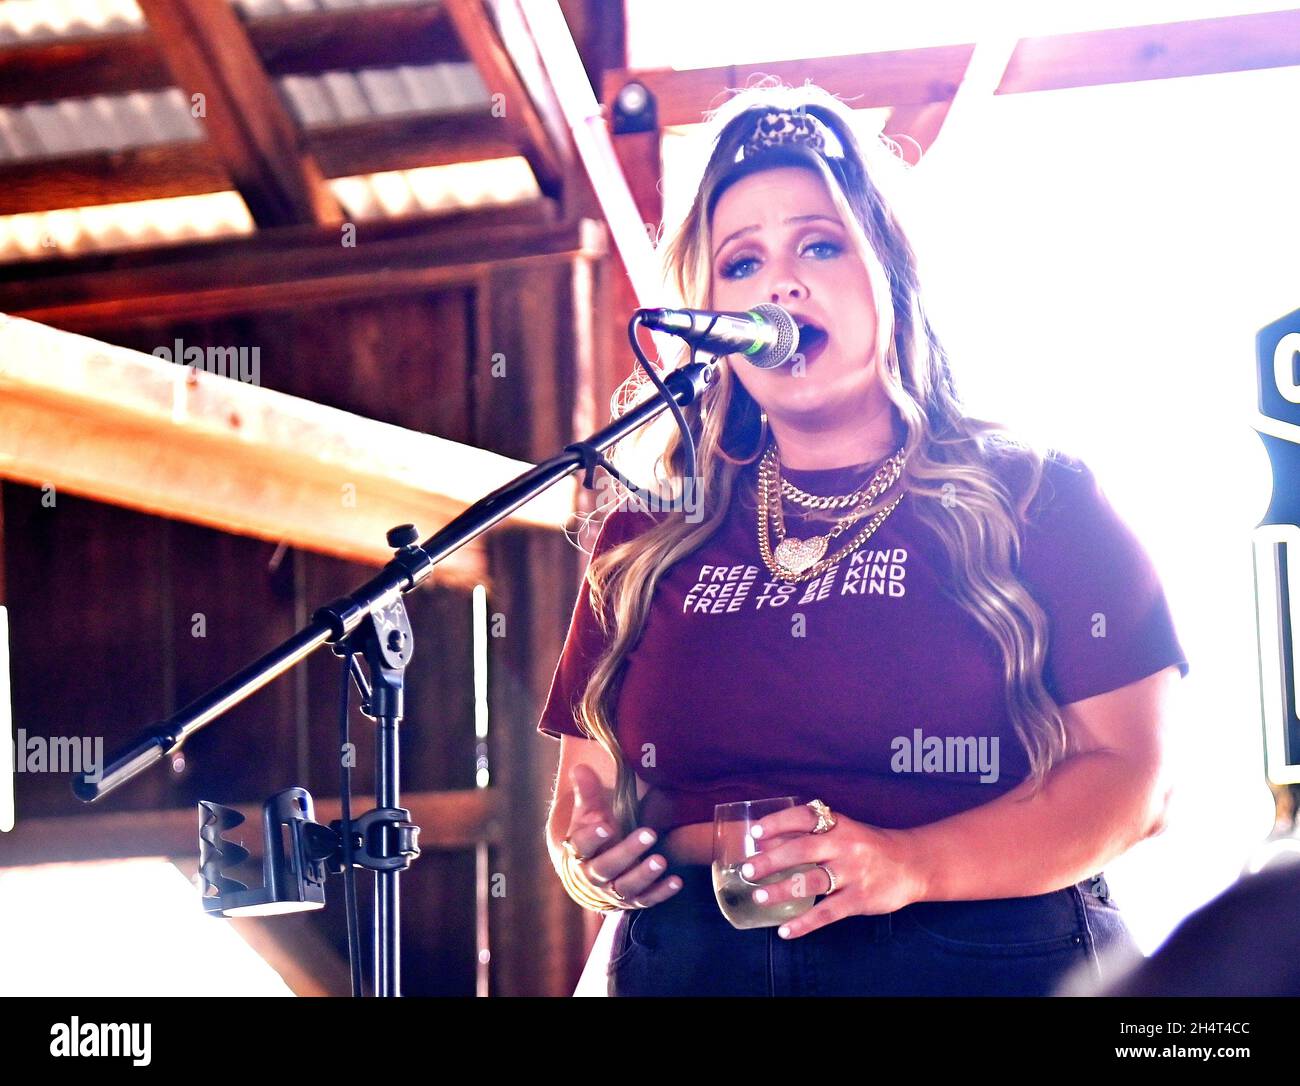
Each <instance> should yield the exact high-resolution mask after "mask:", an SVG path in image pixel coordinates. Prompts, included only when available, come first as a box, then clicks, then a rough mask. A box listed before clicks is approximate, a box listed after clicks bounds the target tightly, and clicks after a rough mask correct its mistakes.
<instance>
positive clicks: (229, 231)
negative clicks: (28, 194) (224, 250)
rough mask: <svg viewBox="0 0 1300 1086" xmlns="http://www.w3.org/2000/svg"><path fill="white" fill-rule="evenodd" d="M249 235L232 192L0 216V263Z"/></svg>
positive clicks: (248, 221)
mask: <svg viewBox="0 0 1300 1086" xmlns="http://www.w3.org/2000/svg"><path fill="white" fill-rule="evenodd" d="M254 229H255V227H254V224H253V219H252V216H251V215H249V213H248V208H247V206H245V204H244V201H243V199H242V198H241V197H240V195H239V193H237V192H213V193H207V194H204V195H202V196H178V197H174V198H171V199H167V200H139V201H137V202H135V203H130V204H104V205H103V206H100V207H80V208H68V209H67V210H64V211H44V212H33V213H31V214H26V215H0V262H4V263H9V262H12V261H19V260H42V259H53V258H55V257H61V256H72V255H75V254H77V253H88V252H99V251H104V250H110V249H132V248H139V247H148V246H153V245H165V244H169V243H174V242H178V241H187V240H197V239H200V238H217V237H230V236H232V235H235V234H251V233H252V232H253V230H254Z"/></svg>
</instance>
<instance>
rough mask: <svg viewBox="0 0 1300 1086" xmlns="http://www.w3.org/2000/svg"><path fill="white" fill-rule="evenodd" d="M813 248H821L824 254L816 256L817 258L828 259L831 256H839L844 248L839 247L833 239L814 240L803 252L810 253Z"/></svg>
mask: <svg viewBox="0 0 1300 1086" xmlns="http://www.w3.org/2000/svg"><path fill="white" fill-rule="evenodd" d="M814 249H820V250H822V251H823V252H824V253H825V255H824V256H820V257H818V259H819V260H829V259H830V258H831V257H833V256H839V254H840V253H842V252H843V251H844V250H843V249H841V248H840V246H839V243H838V242H834V241H814V242H813V243H812V244H811V245H809V246H808V247H807V248H806V249H805V250H804V252H805V253H811V252H812V251H813V250H814Z"/></svg>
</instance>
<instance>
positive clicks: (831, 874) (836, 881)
mask: <svg viewBox="0 0 1300 1086" xmlns="http://www.w3.org/2000/svg"><path fill="white" fill-rule="evenodd" d="M817 866H818V867H820V868H821V869H822V870H823V871H825V872H826V877H827V878H828V879H829V880H830V883H831V888H830V889H829V890H827V891H826V892H827V893H828V894H833V893H835V891H836V889H837V888H838V887H839V885H840V880H839V879H837V878H836V877H835V872H834V871H832V870H831V869H830V868H829V867H827V866H826V865H825V864H818V865H817Z"/></svg>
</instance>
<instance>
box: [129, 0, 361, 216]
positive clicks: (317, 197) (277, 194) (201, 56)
mask: <svg viewBox="0 0 1300 1086" xmlns="http://www.w3.org/2000/svg"><path fill="white" fill-rule="evenodd" d="M140 8H141V10H142V11H143V12H144V15H145V18H146V19H147V20H148V21H149V25H150V27H151V28H152V30H153V32H154V35H155V38H156V40H157V42H158V45H159V48H160V49H161V50H162V54H163V59H164V60H165V61H166V62H167V65H168V67H169V68H170V69H171V72H172V76H173V78H174V79H175V81H176V83H177V85H178V86H180V87H181V88H182V89H183V90H184V91H185V93H186V94H187V95H189V96H190V97H191V99H192V100H193V101H197V102H200V103H201V105H202V121H203V126H204V129H205V131H206V132H207V135H208V139H209V142H210V143H211V145H212V148H213V150H214V152H215V154H216V156H217V157H218V158H219V159H220V160H221V162H222V164H223V165H224V166H225V167H226V170H227V172H228V173H229V174H230V176H231V178H232V180H233V181H234V183H235V187H236V188H237V189H238V190H239V192H240V194H241V195H242V196H243V197H244V202H245V203H247V204H248V209H249V211H250V213H251V214H252V216H253V219H254V220H255V221H256V222H257V223H258V225H259V226H279V225H283V224H286V223H298V222H314V223H321V224H328V223H335V224H337V223H341V222H342V221H343V209H342V208H341V207H340V206H339V203H338V200H337V199H335V197H334V194H333V192H332V190H331V189H330V187H329V185H328V183H327V182H326V180H325V177H324V175H323V174H322V173H321V170H320V166H319V165H318V164H317V163H316V162H315V160H314V159H313V158H312V156H311V155H310V153H308V152H305V151H304V150H303V149H302V147H301V137H300V133H299V131H298V127H297V125H296V123H295V122H294V120H293V118H292V116H291V115H290V113H289V110H288V108H287V107H286V106H285V104H284V102H283V100H282V99H281V98H280V96H279V93H278V92H277V90H276V88H275V85H274V84H273V83H272V81H271V78H270V76H269V75H268V74H267V72H266V69H265V68H264V67H263V65H262V61H261V59H260V58H259V57H258V55H257V51H256V50H255V49H254V48H253V44H252V41H251V40H250V39H249V36H248V32H247V30H246V29H245V27H244V24H243V23H242V22H241V21H240V19H239V17H238V15H237V14H236V12H235V9H234V8H233V7H232V6H231V5H229V4H225V3H220V4H214V3H210V2H205V0H140ZM198 96H202V97H201V98H199V97H198Z"/></svg>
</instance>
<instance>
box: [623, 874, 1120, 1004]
mask: <svg viewBox="0 0 1300 1086" xmlns="http://www.w3.org/2000/svg"><path fill="white" fill-rule="evenodd" d="M672 871H673V872H674V873H676V874H678V875H680V876H681V877H682V880H683V885H682V888H681V889H680V890H678V891H677V893H675V894H674V895H673V896H672V897H670V898H669V899H668V900H667V901H664V902H661V903H660V904H658V905H655V906H652V907H651V908H648V909H633V910H629V911H628V912H626V913H624V914H623V915H622V916H621V917H620V918H619V925H618V928H617V929H616V931H615V932H614V942H613V948H612V950H611V952H610V960H609V968H608V973H609V994H610V995H611V996H670V995H677V996H696V995H707V996H808V995H827V996H868V995H879V996H897V995H922V996H938V995H957V996H962V995H999V996H1044V995H1052V994H1053V993H1054V991H1055V989H1056V988H1057V986H1058V985H1059V984H1060V982H1061V981H1062V980H1063V979H1064V978H1065V977H1066V976H1067V974H1068V975H1069V976H1070V977H1071V978H1072V981H1073V980H1074V979H1075V978H1078V977H1080V976H1081V975H1085V976H1086V977H1087V978H1090V979H1091V980H1093V981H1097V980H1103V979H1104V980H1109V979H1110V974H1109V973H1107V974H1106V975H1105V977H1103V976H1102V970H1103V968H1104V965H1105V959H1107V958H1108V957H1109V956H1110V955H1111V954H1119V955H1123V954H1125V953H1127V954H1128V955H1131V956H1132V957H1139V956H1140V952H1139V951H1138V948H1137V946H1136V944H1135V943H1134V942H1133V938H1132V936H1131V934H1130V933H1129V930H1128V928H1127V926H1126V925H1125V923H1124V920H1123V918H1122V917H1121V916H1120V912H1119V908H1118V906H1117V905H1116V904H1115V903H1114V901H1113V900H1112V899H1111V897H1110V892H1109V888H1108V887H1107V886H1106V880H1105V878H1104V877H1103V876H1101V875H1097V876H1094V877H1093V878H1092V879H1088V880H1085V881H1083V882H1080V883H1078V884H1076V885H1074V886H1068V887H1066V888H1064V889H1062V890H1055V891H1053V892H1051V893H1047V894H1038V895H1035V896H1033V897H1017V898H996V899H990V900H986V901H922V902H917V903H915V904H912V905H908V906H907V907H906V908H903V909H899V910H897V911H896V912H893V913H887V914H883V915H879V916H850V917H845V918H844V919H843V920H836V921H834V922H833V923H831V924H827V925H826V926H824V927H821V928H818V929H817V930H816V931H813V932H810V933H809V934H807V935H802V936H800V937H799V938H797V939H789V940H787V939H782V938H781V937H780V936H779V935H777V934H776V928H775V927H771V928H749V929H744V930H739V929H736V928H733V927H732V926H731V924H730V923H728V921H727V919H726V917H724V916H723V915H722V912H721V910H720V909H719V908H718V903H717V899H716V898H715V897H714V896H713V882H712V872H711V869H710V868H709V867H707V866H704V865H699V864H691V865H676V866H674V867H673V868H672ZM818 900H822V899H818Z"/></svg>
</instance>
